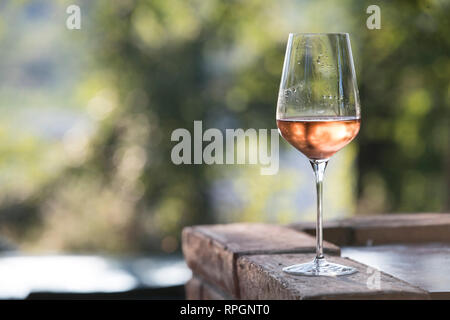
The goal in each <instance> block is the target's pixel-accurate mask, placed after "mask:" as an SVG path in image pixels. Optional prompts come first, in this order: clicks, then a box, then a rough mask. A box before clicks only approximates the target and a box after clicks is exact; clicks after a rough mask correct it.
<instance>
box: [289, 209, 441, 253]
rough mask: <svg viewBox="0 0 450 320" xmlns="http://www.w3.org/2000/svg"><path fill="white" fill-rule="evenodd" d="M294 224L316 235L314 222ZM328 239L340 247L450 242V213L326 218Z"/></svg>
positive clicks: (296, 228)
mask: <svg viewBox="0 0 450 320" xmlns="http://www.w3.org/2000/svg"><path fill="white" fill-rule="evenodd" d="M290 227H292V228H293V229H295V230H299V231H304V232H306V233H308V234H311V235H314V234H315V227H314V225H313V224H312V223H296V224H292V225H290ZM324 238H325V239H327V240H328V241H330V242H332V243H335V244H337V245H339V246H360V245H378V244H392V243H424V242H450V214H448V213H421V214H390V215H376V216H356V217H353V218H348V219H342V220H335V221H326V222H325V223H324Z"/></svg>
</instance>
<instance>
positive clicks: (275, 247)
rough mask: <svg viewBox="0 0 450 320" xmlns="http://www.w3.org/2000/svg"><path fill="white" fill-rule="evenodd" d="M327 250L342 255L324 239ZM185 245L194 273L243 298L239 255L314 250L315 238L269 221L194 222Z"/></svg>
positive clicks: (185, 239) (230, 293)
mask: <svg viewBox="0 0 450 320" xmlns="http://www.w3.org/2000/svg"><path fill="white" fill-rule="evenodd" d="M324 247H325V250H324V251H325V252H326V253H328V254H334V255H339V254H340V249H339V248H338V247H337V246H335V245H333V244H331V243H327V242H326V243H324ZM182 248H183V254H184V257H185V260H186V263H187V264H188V266H189V267H190V268H191V270H192V271H193V273H194V274H197V275H199V276H200V277H202V278H203V279H207V281H208V282H209V283H211V284H212V285H214V286H217V287H218V288H219V289H220V290H223V291H224V292H225V293H227V294H229V295H230V296H231V297H234V298H239V288H238V284H237V279H236V259H237V258H238V257H239V256H242V255H255V254H259V255H260V254H280V253H310V252H314V251H315V239H314V237H311V236H310V235H308V234H306V233H302V232H298V231H295V230H293V229H290V228H286V227H282V226H277V225H269V224H248V223H237V224H226V225H208V226H194V227H188V228H185V229H184V230H183V235H182Z"/></svg>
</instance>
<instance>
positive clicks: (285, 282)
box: [237, 254, 429, 300]
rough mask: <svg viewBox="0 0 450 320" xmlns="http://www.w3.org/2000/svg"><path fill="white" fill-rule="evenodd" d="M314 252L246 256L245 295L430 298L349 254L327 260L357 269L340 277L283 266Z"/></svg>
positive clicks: (241, 265)
mask: <svg viewBox="0 0 450 320" xmlns="http://www.w3.org/2000/svg"><path fill="white" fill-rule="evenodd" d="M313 258H314V254H281V255H257V256H243V257H240V258H239V259H238V268H237V275H238V280H239V288H240V298H241V299H262V300H265V299H287V300H292V299H294V300H304V299H429V296H428V293H427V292H426V291H424V290H422V289H420V288H417V287H414V286H412V285H410V284H408V283H407V282H404V281H402V280H399V279H396V278H394V277H392V276H390V275H388V274H386V273H383V272H379V271H376V270H374V269H372V268H369V267H368V266H366V265H364V264H362V263H359V262H356V261H353V260H350V259H346V258H341V257H336V256H329V257H327V260H329V261H330V262H335V263H339V264H345V265H348V266H351V267H354V268H356V269H357V270H358V272H357V273H354V274H351V275H347V276H340V277H305V276H294V275H289V274H286V273H284V272H283V271H282V268H283V267H285V266H288V265H292V264H297V263H304V262H309V261H311V260H312V259H313ZM375 272H379V273H377V274H376V273H375Z"/></svg>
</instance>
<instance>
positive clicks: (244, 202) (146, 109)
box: [0, 0, 450, 255]
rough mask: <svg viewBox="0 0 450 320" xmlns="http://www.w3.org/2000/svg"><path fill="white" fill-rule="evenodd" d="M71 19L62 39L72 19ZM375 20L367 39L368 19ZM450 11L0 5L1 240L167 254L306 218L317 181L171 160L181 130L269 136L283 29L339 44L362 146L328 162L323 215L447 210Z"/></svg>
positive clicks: (238, 4) (353, 6)
mask: <svg viewBox="0 0 450 320" xmlns="http://www.w3.org/2000/svg"><path fill="white" fill-rule="evenodd" d="M70 4H77V5H79V6H80V8H81V30H68V29H67V28H66V19H67V17H68V14H67V13H66V8H67V6H68V5H70ZM372 4H376V5H378V6H380V8H381V29H380V30H369V29H368V28H367V27H366V20H367V18H368V17H369V14H367V13H366V9H367V7H368V6H369V5H372ZM449 8H450V3H449V2H448V1H444V0H420V1H419V0H408V1H406V0H405V1H395V2H394V1H362V0H343V1H329V0H320V1H287V0H282V1H268V0H267V1H264V0H263V1H255V0H248V1H239V0H234V1H219V0H208V1H203V0H183V1H182V0H164V1H162V0H161V1H158V0H136V1H135V0H122V1H106V0H98V1H81V0H71V1H45V0H33V1H26V0H22V1H19V0H14V1H12V0H3V1H1V3H0V48H1V49H0V110H1V112H0V237H1V241H0V242H1V244H2V246H3V247H4V248H16V249H18V250H20V251H22V252H28V253H39V254H42V253H49V252H51V253H96V254H97V253H102V254H110V255H141V254H143V255H161V254H164V255H170V254H179V253H180V232H181V230H182V228H183V227H184V226H186V225H192V224H202V223H219V222H235V221H266V222H273V223H290V222H294V221H299V220H302V221H303V220H311V219H313V218H314V210H315V208H314V204H315V202H314V201H315V200H314V186H313V175H312V172H311V169H310V168H309V164H308V163H307V161H306V159H305V158H304V157H303V156H301V155H300V154H299V153H297V152H296V151H295V150H293V148H291V147H290V146H288V145H287V143H286V142H284V141H283V140H282V139H280V171H279V173H278V174H277V175H273V176H262V175H260V173H259V166H255V165H212V166H208V165H180V166H176V165H174V164H173V163H172V162H171V160H170V151H171V149H172V147H173V146H174V145H175V144H176V143H175V142H171V141H170V135H171V133H172V131H173V130H174V129H176V128H186V129H188V130H189V131H191V132H192V131H193V121H194V120H202V121H203V128H205V129H206V128H213V127H214V128H220V129H225V128H244V129H245V128H256V129H259V128H267V129H273V128H276V123H275V108H276V101H277V95H278V86H279V82H280V76H281V70H282V64H283V59H284V52H285V47H286V41H287V36H288V33H289V32H349V33H350V37H351V41H352V48H353V56H354V59H355V66H356V71H357V77H358V84H359V89H360V96H361V104H362V127H361V131H360V133H359V136H358V137H357V139H356V140H355V141H354V142H352V143H351V144H350V145H349V146H347V147H346V148H345V149H344V150H342V151H341V152H339V153H338V154H337V155H336V156H335V157H334V158H333V159H332V161H331V162H330V166H329V169H328V171H327V174H326V180H325V219H332V218H340V217H348V216H352V215H365V214H374V213H386V214H395V213H398V212H445V211H447V212H448V211H449V209H450V189H449V186H450V139H449V136H450V129H449V119H450V106H449V100H450V83H449V80H450V58H449V49H450V38H449V37H448V33H449V32H450V26H449V19H448V16H449V14H450V10H449Z"/></svg>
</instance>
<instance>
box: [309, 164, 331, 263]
mask: <svg viewBox="0 0 450 320" xmlns="http://www.w3.org/2000/svg"><path fill="white" fill-rule="evenodd" d="M310 162H311V166H312V168H313V170H314V175H315V177H316V190H317V220H316V259H323V227H322V210H323V196H322V193H323V175H324V173H325V168H326V167H327V164H328V159H326V160H310Z"/></svg>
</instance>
